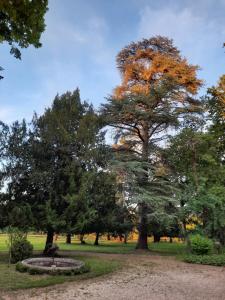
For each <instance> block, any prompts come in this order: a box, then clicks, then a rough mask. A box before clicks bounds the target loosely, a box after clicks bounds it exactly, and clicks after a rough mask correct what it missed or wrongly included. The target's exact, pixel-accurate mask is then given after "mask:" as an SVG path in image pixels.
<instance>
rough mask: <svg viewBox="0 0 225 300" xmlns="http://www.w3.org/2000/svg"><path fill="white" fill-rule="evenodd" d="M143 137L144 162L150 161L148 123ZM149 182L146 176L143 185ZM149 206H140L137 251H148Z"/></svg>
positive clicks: (143, 126)
mask: <svg viewBox="0 0 225 300" xmlns="http://www.w3.org/2000/svg"><path fill="white" fill-rule="evenodd" d="M141 135H142V139H143V143H142V160H143V161H144V162H147V161H148V158H149V128H148V124H147V122H145V121H144V122H143V125H142V130H141ZM147 181H148V176H147V175H144V177H143V178H142V182H141V184H142V185H143V186H145V185H146V184H147ZM147 210H148V205H147V204H146V203H145V202H141V203H139V205H138V212H139V224H138V242H137V245H136V249H143V250H146V249H148V220H147Z"/></svg>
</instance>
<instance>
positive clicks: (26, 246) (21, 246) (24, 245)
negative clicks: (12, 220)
mask: <svg viewBox="0 0 225 300" xmlns="http://www.w3.org/2000/svg"><path fill="white" fill-rule="evenodd" d="M10 252H11V262H12V263H16V262H18V261H21V260H23V259H26V258H29V257H31V256H32V253H33V246H32V244H31V243H30V242H29V241H27V239H26V238H24V237H23V238H21V239H17V240H15V241H13V243H12V245H11V248H10Z"/></svg>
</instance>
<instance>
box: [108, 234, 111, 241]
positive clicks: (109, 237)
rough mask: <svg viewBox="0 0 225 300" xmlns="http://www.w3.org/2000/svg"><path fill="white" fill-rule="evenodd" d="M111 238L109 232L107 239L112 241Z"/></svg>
mask: <svg viewBox="0 0 225 300" xmlns="http://www.w3.org/2000/svg"><path fill="white" fill-rule="evenodd" d="M110 240H111V236H110V234H109V233H108V234H107V241H110Z"/></svg>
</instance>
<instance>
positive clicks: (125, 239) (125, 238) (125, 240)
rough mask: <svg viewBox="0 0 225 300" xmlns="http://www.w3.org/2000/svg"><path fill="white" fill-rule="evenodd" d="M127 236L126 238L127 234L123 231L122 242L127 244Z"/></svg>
mask: <svg viewBox="0 0 225 300" xmlns="http://www.w3.org/2000/svg"><path fill="white" fill-rule="evenodd" d="M127 238H128V234H127V233H125V234H124V244H127Z"/></svg>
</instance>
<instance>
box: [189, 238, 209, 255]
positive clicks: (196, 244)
mask: <svg viewBox="0 0 225 300" xmlns="http://www.w3.org/2000/svg"><path fill="white" fill-rule="evenodd" d="M188 247H189V250H190V252H191V253H192V254H196V255H206V254H209V253H210V252H211V251H212V249H213V242H212V240H210V239H208V238H207V237H204V236H202V235H200V234H195V235H191V236H190V241H189V245H188Z"/></svg>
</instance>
